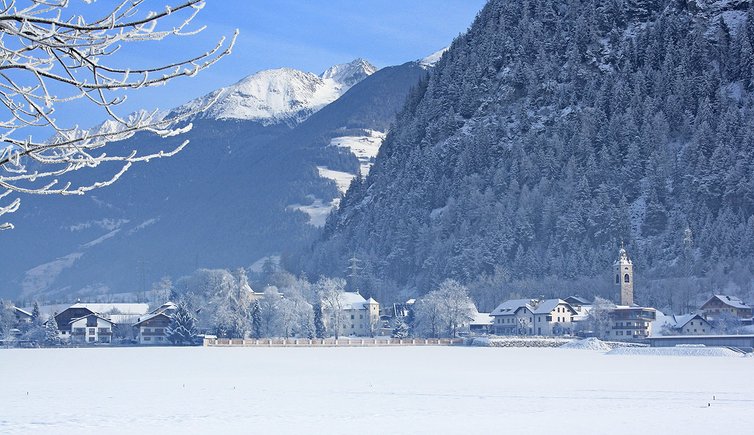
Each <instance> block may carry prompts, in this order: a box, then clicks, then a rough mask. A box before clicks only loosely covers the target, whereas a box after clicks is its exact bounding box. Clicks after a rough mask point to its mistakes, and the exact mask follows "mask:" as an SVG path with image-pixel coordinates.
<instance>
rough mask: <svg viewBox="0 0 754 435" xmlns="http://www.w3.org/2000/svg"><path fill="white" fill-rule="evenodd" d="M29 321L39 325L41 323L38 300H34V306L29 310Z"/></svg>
mask: <svg viewBox="0 0 754 435" xmlns="http://www.w3.org/2000/svg"><path fill="white" fill-rule="evenodd" d="M31 323H33V324H35V325H39V324H41V323H42V319H41V318H40V313H39V302H37V301H34V308H32V310H31Z"/></svg>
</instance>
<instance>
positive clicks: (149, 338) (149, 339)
mask: <svg viewBox="0 0 754 435" xmlns="http://www.w3.org/2000/svg"><path fill="white" fill-rule="evenodd" d="M144 341H152V337H144Z"/></svg>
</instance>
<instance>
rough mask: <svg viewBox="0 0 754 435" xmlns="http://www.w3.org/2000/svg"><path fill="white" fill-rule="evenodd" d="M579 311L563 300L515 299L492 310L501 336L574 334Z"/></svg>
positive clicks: (495, 329)
mask: <svg viewBox="0 0 754 435" xmlns="http://www.w3.org/2000/svg"><path fill="white" fill-rule="evenodd" d="M577 315H578V313H577V311H576V310H575V309H574V308H573V307H571V305H570V304H568V302H566V301H564V300H562V299H546V300H537V299H513V300H509V301H505V302H503V303H502V304H500V305H498V306H497V308H495V309H494V310H492V313H490V316H492V318H493V322H492V330H493V331H494V332H495V333H496V334H499V335H563V334H570V333H571V332H572V330H573V321H574V320H573V319H574V316H577Z"/></svg>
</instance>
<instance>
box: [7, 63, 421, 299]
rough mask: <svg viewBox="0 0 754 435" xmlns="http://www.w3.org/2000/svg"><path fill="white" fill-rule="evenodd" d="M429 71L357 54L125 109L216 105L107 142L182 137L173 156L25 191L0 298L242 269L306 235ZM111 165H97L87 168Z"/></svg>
mask: <svg viewBox="0 0 754 435" xmlns="http://www.w3.org/2000/svg"><path fill="white" fill-rule="evenodd" d="M428 68H429V66H428V65H427V62H426V61H416V62H409V63H406V64H404V65H400V66H394V67H387V68H382V69H380V70H377V69H376V68H375V67H374V66H372V65H371V64H369V63H368V62H367V61H365V60H362V59H357V60H355V61H353V62H351V63H348V64H343V65H336V66H333V67H332V68H329V69H328V70H327V71H325V72H324V73H322V74H321V75H315V74H312V73H306V72H302V71H297V70H294V69H290V68H281V69H276V70H269V71H262V72H259V73H256V74H254V75H251V76H249V77H246V78H244V79H243V80H241V81H239V82H238V83H236V84H234V85H231V86H228V87H226V88H223V89H219V90H217V91H215V92H213V93H211V94H210V95H208V96H206V97H203V98H200V99H197V100H195V101H191V102H189V103H187V104H186V105H184V106H181V107H178V108H176V109H173V110H172V111H169V112H168V113H162V114H144V113H139V114H134V115H133V116H160V117H163V116H172V115H175V114H184V113H187V111H194V110H196V109H197V108H202V107H204V106H205V105H207V103H208V102H209V101H212V100H213V101H215V103H214V104H213V105H212V106H211V107H210V108H209V110H207V111H204V112H201V113H199V114H198V115H196V116H194V118H193V119H191V122H192V123H193V128H192V129H191V130H190V132H188V133H186V134H183V135H180V136H178V137H174V138H169V139H160V138H156V137H154V136H148V135H145V134H142V135H137V136H134V137H133V138H130V139H127V140H124V141H121V142H117V143H116V144H113V145H114V146H117V147H123V148H124V149H132V148H134V149H135V148H136V147H139V148H140V149H142V150H144V149H150V150H152V149H154V150H170V149H173V148H175V147H176V146H178V145H179V144H180V143H181V142H183V141H184V140H187V139H188V140H190V144H189V145H188V146H187V147H186V148H185V149H184V150H183V151H181V152H180V153H178V155H176V156H175V157H173V158H169V159H159V160H157V161H153V162H151V163H150V164H149V165H135V166H134V168H132V169H131V170H130V171H129V172H127V173H126V174H125V175H124V176H123V178H121V179H120V180H119V181H118V183H115V184H114V185H112V186H110V187H109V188H106V189H102V190H98V191H97V192H96V193H94V194H93V195H87V196H83V197H62V198H43V199H41V200H40V199H39V198H35V197H28V198H24V207H23V210H22V211H20V212H19V213H18V214H16V215H15V216H14V222H15V223H16V229H15V230H14V231H7V232H4V233H3V235H2V236H3V252H4V258H3V261H2V262H0V274H2V276H3V284H2V286H1V287H0V296H13V297H16V298H31V297H34V298H41V299H44V300H48V301H54V300H57V299H60V300H67V299H70V298H71V297H72V296H73V297H87V298H90V299H91V298H93V297H96V296H97V295H110V297H113V296H112V295H116V296H117V295H118V294H122V293H125V294H126V295H124V297H126V298H127V297H129V295H133V294H134V293H135V292H140V291H143V290H145V289H148V288H149V286H150V285H151V283H152V282H154V281H157V280H159V279H160V277H162V276H173V277H180V276H182V275H185V274H189V273H191V272H193V271H194V270H195V269H197V268H199V267H207V268H212V267H248V266H250V265H251V264H252V263H255V262H258V261H260V259H264V258H269V257H272V258H273V259H274V258H276V257H279V256H280V254H281V253H284V252H287V251H289V250H291V249H293V248H294V247H295V248H298V247H300V246H305V245H307V244H309V243H311V241H313V240H314V238H315V237H316V235H317V234H318V231H319V229H318V228H319V227H321V226H322V225H323V224H324V220H325V217H326V216H327V213H328V212H329V211H330V209H331V208H332V207H333V206H334V205H336V204H337V202H338V201H339V200H340V197H341V196H342V194H343V193H344V192H345V189H347V188H348V184H349V182H350V180H351V179H353V178H355V177H357V176H359V175H360V173H363V174H366V172H367V171H368V170H369V167H370V166H371V164H372V162H373V159H374V156H375V155H376V153H377V150H378V149H379V146H380V144H381V142H382V140H383V138H384V136H385V132H386V131H387V130H388V127H389V126H390V124H391V122H392V121H393V119H394V117H395V113H396V112H397V111H398V110H399V109H400V107H402V105H403V103H404V101H405V99H406V96H407V94H408V92H409V90H410V89H411V88H412V87H414V86H415V85H416V84H417V83H418V82H419V81H420V79H421V78H422V77H423V76H424V75H425V74H426V72H427V69H428ZM113 124H114V123H112V122H109V123H106V124H103V125H101V126H99V127H96V128H94V129H92V130H90V131H89V133H90V134H91V133H96V132H98V131H101V130H110V131H112V129H114V128H117V127H116V126H115V125H113ZM116 171H117V169H116V168H114V167H108V166H107V165H101V166H100V167H97V168H95V169H94V170H93V171H91V173H90V174H88V175H87V176H90V177H92V179H93V180H94V179H100V180H101V179H107V178H109V177H111V176H112V174H113V173H114V172H116ZM24 246H25V247H24Z"/></svg>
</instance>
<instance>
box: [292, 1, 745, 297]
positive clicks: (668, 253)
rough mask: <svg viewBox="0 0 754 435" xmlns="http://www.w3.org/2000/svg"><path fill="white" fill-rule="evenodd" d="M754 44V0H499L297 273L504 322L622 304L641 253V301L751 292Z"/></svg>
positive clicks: (434, 77)
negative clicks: (602, 301)
mask: <svg viewBox="0 0 754 435" xmlns="http://www.w3.org/2000/svg"><path fill="white" fill-rule="evenodd" d="M753 45H754V9H752V5H751V2H750V1H735V0H730V1H704V0H696V1H694V0H688V1H686V0H683V1H680V0H609V1H592V0H589V1H587V0H566V1H556V0H528V1H512V0H491V1H490V2H489V3H488V4H487V6H486V7H485V8H484V10H483V11H482V12H481V13H480V14H479V15H478V17H477V19H476V21H475V23H474V24H473V26H472V27H471V29H470V30H469V32H468V33H466V34H464V35H462V36H460V37H459V38H458V39H457V40H456V41H455V42H454V43H453V45H452V47H451V48H450V50H449V51H448V52H447V53H446V54H445V55H444V57H443V58H442V60H441V61H440V62H439V64H438V65H437V67H436V69H435V70H434V72H433V73H432V74H431V76H430V78H429V79H428V80H426V81H424V82H423V83H422V84H421V86H420V87H419V88H418V89H416V90H415V92H413V94H412V95H411V96H410V97H409V101H408V102H407V104H406V106H405V108H404V109H403V111H402V112H401V113H400V114H399V115H398V119H397V122H396V127H395V128H394V129H393V130H392V131H391V132H390V134H389V135H388V137H387V139H386V141H385V143H384V144H383V147H382V148H381V150H380V154H379V156H378V158H377V161H376V164H375V166H374V168H373V169H372V172H371V173H370V175H369V177H368V178H366V180H364V181H363V182H360V183H354V184H353V185H352V186H351V189H350V191H349V192H348V194H347V195H346V197H345V198H344V199H343V201H342V203H341V208H340V209H339V210H338V211H337V212H336V213H334V214H333V215H332V216H331V217H330V218H329V221H328V223H327V226H326V229H325V235H324V236H323V238H322V240H321V241H319V242H318V243H316V244H315V245H314V247H313V248H312V250H311V251H307V252H305V253H303V254H301V255H300V256H297V257H293V258H291V259H289V265H290V267H291V268H301V269H304V270H307V271H310V272H313V271H317V273H332V274H345V273H346V272H345V271H346V268H347V265H348V264H349V259H352V258H356V259H358V260H350V261H351V263H354V264H358V265H359V267H358V268H352V269H351V270H352V271H353V270H358V272H359V273H358V275H354V278H353V279H354V280H356V283H355V284H354V285H358V286H360V287H362V288H364V289H366V290H367V292H369V291H375V289H377V288H382V289H385V288H390V289H393V290H392V291H393V296H394V298H395V299H397V298H399V297H400V296H403V295H399V294H398V289H404V290H405V289H409V290H408V291H405V292H404V293H411V292H414V293H423V292H426V291H427V290H428V289H430V288H432V287H433V286H435V285H436V284H437V283H439V282H440V281H442V280H443V279H445V278H455V279H457V280H459V281H461V282H463V283H466V284H468V285H470V287H471V290H472V294H473V295H474V296H475V298H476V299H477V302H478V303H479V304H480V308H481V309H490V307H492V306H494V304H496V303H497V302H499V301H500V300H501V298H504V297H507V296H510V295H515V294H518V295H522V296H536V295H546V296H549V295H553V296H554V295H560V296H564V295H567V294H568V293H580V294H582V295H584V296H591V295H595V294H601V295H604V296H613V295H612V293H611V292H612V291H613V289H612V288H611V287H612V285H611V281H610V278H609V277H608V273H607V271H608V270H609V266H610V265H611V264H612V262H613V261H614V260H615V259H616V256H617V250H618V247H619V245H620V243H621V241H625V243H626V245H627V249H628V251H629V253H630V254H631V256H632V258H633V260H634V264H635V265H636V273H637V284H636V285H637V290H636V291H637V302H638V303H643V304H651V305H654V306H657V307H658V308H664V309H670V310H672V311H675V312H679V311H684V310H687V309H689V308H691V307H693V306H695V304H696V303H697V302H698V301H699V300H700V299H702V298H703V297H704V296H706V295H708V294H709V293H710V292H711V291H713V290H724V291H727V292H730V293H733V294H739V295H742V296H745V297H746V296H747V293H748V297H749V298H751V296H752V295H753V294H752V290H751V287H752V284H751V283H752V276H753V273H752V271H753V270H754V112H753V109H754V93H752V90H754V81H753V78H754V50H753V49H752V46H753ZM412 289H413V290H412Z"/></svg>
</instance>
